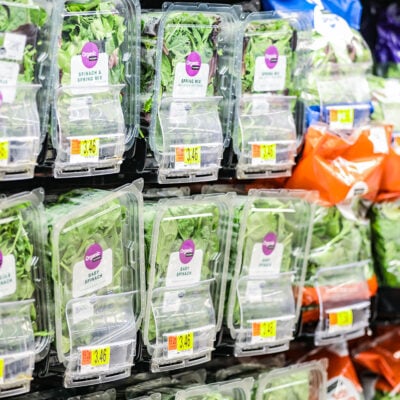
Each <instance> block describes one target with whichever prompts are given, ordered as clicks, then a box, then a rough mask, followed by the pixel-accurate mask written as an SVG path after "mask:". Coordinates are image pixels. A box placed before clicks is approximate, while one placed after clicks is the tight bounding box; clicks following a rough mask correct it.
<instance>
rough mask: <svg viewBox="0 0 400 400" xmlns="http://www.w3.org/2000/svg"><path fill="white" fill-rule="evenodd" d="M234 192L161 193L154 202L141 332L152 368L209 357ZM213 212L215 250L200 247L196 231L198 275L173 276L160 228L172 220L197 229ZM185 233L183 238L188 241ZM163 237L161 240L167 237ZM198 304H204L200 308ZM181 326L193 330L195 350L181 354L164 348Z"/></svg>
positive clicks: (226, 257)
mask: <svg viewBox="0 0 400 400" xmlns="http://www.w3.org/2000/svg"><path fill="white" fill-rule="evenodd" d="M233 197H234V194H225V195H210V196H207V195H200V196H195V197H189V198H180V199H163V200H160V201H159V203H158V205H157V208H158V212H157V214H156V217H155V220H154V225H153V233H152V243H151V250H150V258H149V263H150V271H149V285H148V298H147V308H146V317H145V323H144V335H143V336H144V342H145V345H146V346H147V348H148V351H149V352H150V354H152V357H153V358H152V370H153V371H156V370H168V369H176V368H179V367H181V366H188V365H195V364H198V363H200V362H205V361H207V360H209V359H210V357H211V351H212V350H213V342H214V340H215V336H216V333H217V332H218V331H219V330H220V328H221V324H222V314H223V308H224V299H225V288H226V273H227V266H228V262H229V251H230V235H231V223H232V217H231V216H232V207H231V201H232V198H233ZM214 214H215V215H217V216H218V217H217V219H218V224H217V225H215V229H216V237H218V241H219V243H218V251H217V252H215V253H211V252H212V249H209V248H205V247H203V246H202V243H203V242H202V239H201V238H196V236H194V237H193V240H194V242H196V243H197V245H196V246H197V247H196V248H195V251H194V256H193V259H194V257H197V256H196V254H197V255H199V254H200V252H201V254H202V255H201V259H200V261H199V260H198V261H197V262H200V265H197V266H194V265H191V266H190V267H189V268H193V271H191V273H192V274H193V275H195V272H194V271H195V270H194V269H195V268H197V269H198V268H200V269H199V270H197V273H198V276H197V277H196V278H195V279H194V280H193V281H192V280H189V281H187V280H186V281H185V280H183V281H179V280H178V281H174V280H172V281H171V279H170V276H171V275H170V274H169V272H168V270H169V269H170V261H171V260H173V255H174V254H173V253H171V254H170V259H168V257H167V258H165V257H163V259H162V260H159V259H158V252H159V251H161V250H162V246H163V245H165V243H163V242H159V232H160V231H161V230H163V231H165V229H168V224H170V223H171V221H180V223H181V224H182V223H186V224H189V225H188V227H189V229H190V226H191V225H192V226H193V229H194V230H196V229H199V228H198V224H200V223H201V224H204V223H205V221H206V220H207V219H209V218H210V221H209V222H208V223H209V224H211V223H212V221H213V220H214V219H215V215H214ZM187 239H190V238H187ZM187 239H186V240H184V241H183V243H185V242H187ZM197 239H198V240H199V241H198V240H197ZM205 239H206V238H205ZM207 239H208V238H207ZM207 239H206V240H207ZM162 240H163V241H164V240H165V237H163V239H162ZM171 240H172V239H171ZM183 243H182V245H183ZM160 246H161V247H160ZM160 249H161V250H160ZM177 251H179V249H177ZM197 252H199V253H197ZM203 257H207V259H208V260H209V262H208V265H207V266H204V265H203ZM193 259H192V260H193ZM160 262H161V264H160ZM178 264H179V262H176V261H173V263H172V264H171V268H175V266H178ZM185 268H186V267H185ZM207 271H208V272H207ZM186 292H187V295H186ZM188 297H189V298H188ZM190 297H193V299H191V298H190ZM199 304H202V305H203V306H202V307H200V308H199ZM184 332H189V333H190V332H193V338H194V343H193V346H192V347H193V351H192V350H191V351H187V352H185V353H182V354H177V352H174V354H172V353H171V352H169V353H168V352H166V351H165V349H166V348H167V347H166V346H167V344H166V342H165V340H166V338H167V337H168V335H170V334H174V333H176V334H183V333H184ZM166 335H167V336H166Z"/></svg>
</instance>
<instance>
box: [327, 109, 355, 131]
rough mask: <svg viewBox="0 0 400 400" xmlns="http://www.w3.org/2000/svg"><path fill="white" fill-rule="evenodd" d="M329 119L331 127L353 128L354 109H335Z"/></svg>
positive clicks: (330, 113) (331, 111)
mask: <svg viewBox="0 0 400 400" xmlns="http://www.w3.org/2000/svg"><path fill="white" fill-rule="evenodd" d="M329 117H330V121H331V125H334V126H337V127H341V126H343V127H346V128H347V127H348V128H351V127H352V126H353V123H354V109H353V108H344V109H333V110H330V112H329Z"/></svg>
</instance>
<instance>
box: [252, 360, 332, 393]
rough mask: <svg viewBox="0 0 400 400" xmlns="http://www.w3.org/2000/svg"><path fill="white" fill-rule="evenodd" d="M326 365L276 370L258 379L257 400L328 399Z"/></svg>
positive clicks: (318, 364)
mask: <svg viewBox="0 0 400 400" xmlns="http://www.w3.org/2000/svg"><path fill="white" fill-rule="evenodd" d="M326 379H327V378H326V363H325V362H322V361H313V362H308V363H304V364H296V365H293V366H290V367H287V368H279V369H274V370H272V371H270V372H267V373H264V374H261V375H260V376H259V377H258V381H257V383H258V385H257V387H256V389H255V394H254V399H255V400H273V399H292V398H293V399H299V400H309V399H310V398H312V399H316V400H317V399H318V400H323V399H325V398H326V392H327V384H326Z"/></svg>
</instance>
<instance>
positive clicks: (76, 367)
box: [48, 180, 145, 387]
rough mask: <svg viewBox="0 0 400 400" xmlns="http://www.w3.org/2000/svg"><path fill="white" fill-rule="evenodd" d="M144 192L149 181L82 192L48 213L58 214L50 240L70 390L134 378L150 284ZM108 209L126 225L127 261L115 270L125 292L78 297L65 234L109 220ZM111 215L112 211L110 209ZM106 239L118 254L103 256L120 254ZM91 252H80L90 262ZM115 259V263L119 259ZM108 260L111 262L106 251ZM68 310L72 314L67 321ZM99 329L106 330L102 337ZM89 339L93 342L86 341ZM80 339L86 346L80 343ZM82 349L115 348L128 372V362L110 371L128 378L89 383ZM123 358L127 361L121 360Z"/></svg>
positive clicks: (102, 377) (102, 376) (60, 348)
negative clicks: (64, 255) (62, 247)
mask: <svg viewBox="0 0 400 400" xmlns="http://www.w3.org/2000/svg"><path fill="white" fill-rule="evenodd" d="M142 189H143V181H142V180H138V181H135V182H133V183H132V184H128V185H124V186H122V187H120V188H119V189H116V190H115V191H96V192H94V193H93V192H89V193H88V194H86V193H85V192H80V193H78V194H77V197H75V198H73V199H72V200H71V201H70V202H69V203H70V204H68V205H63V206H62V207H61V209H59V208H54V209H53V210H52V209H50V210H49V211H48V213H53V214H54V215H52V217H53V219H54V223H53V225H52V231H51V237H50V241H51V247H52V255H51V266H50V268H51V269H52V272H53V277H59V279H58V280H54V279H53V281H54V282H53V284H54V293H55V322H56V329H55V336H56V348H57V356H58V359H59V361H60V362H63V363H64V364H65V366H66V367H67V373H66V375H65V382H64V383H65V386H68V387H72V386H82V385H85V384H87V383H91V382H92V381H95V382H96V383H99V382H106V381H112V380H116V379H120V378H121V377H122V378H123V377H124V376H128V375H129V374H130V365H131V364H132V362H133V355H134V352H135V340H136V330H137V329H138V327H139V326H140V323H141V319H142V314H143V310H144V306H145V304H144V300H143V299H144V290H145V284H144V282H145V280H144V243H143V235H142V232H143V199H142V194H141V191H142ZM107 205H110V206H111V205H113V206H114V207H113V208H112V211H114V212H115V211H117V212H121V221H122V224H123V225H122V230H121V233H120V238H119V241H118V243H117V244H118V246H120V247H119V248H118V249H117V251H118V252H120V253H121V254H122V255H123V260H120V262H121V264H119V265H114V266H113V267H114V268H115V269H117V268H118V269H120V270H121V272H120V274H122V278H121V281H120V282H119V283H118V284H117V287H118V288H119V291H118V292H116V291H113V292H109V293H108V294H106V293H107V291H104V288H101V289H97V290H95V291H94V292H93V291H92V292H91V293H85V292H84V291H82V290H80V292H79V291H75V293H73V287H74V282H73V276H74V275H73V274H71V273H66V272H65V271H64V270H63V269H62V268H61V266H60V265H61V263H62V260H60V254H59V243H60V241H62V240H63V236H64V234H69V235H71V232H73V231H74V230H77V229H81V228H82V227H83V226H87V227H89V226H90V224H91V222H92V221H93V219H95V218H97V217H98V216H103V217H104V212H105V210H104V207H107ZM123 210H124V211H123ZM106 211H108V209H107V208H106ZM110 211H111V210H110ZM122 212H123V214H122ZM49 215H50V214H49ZM103 239H104V240H106V242H107V243H108V244H110V246H114V248H112V247H111V248H110V249H103V250H108V252H110V251H113V250H115V244H116V243H115V241H113V240H112V238H107V237H106V238H103ZM114 240H115V239H114ZM89 247H92V246H89ZM86 250H88V249H86ZM86 250H85V249H81V250H80V251H81V252H82V258H84V257H83V254H84V253H85V252H86ZM111 256H112V257H113V255H111ZM103 258H104V259H106V256H105V251H104V252H103ZM115 261H116V260H114V263H115ZM78 264H79V263H78ZM76 266H77V264H76V265H75V266H74V265H70V266H69V267H70V268H71V269H72V268H74V267H76ZM114 277H115V272H113V275H112V282H113V280H114ZM112 282H111V283H112ZM107 286H108V287H111V286H110V285H107ZM111 288H112V287H111ZM116 299H120V305H121V308H119V307H116V308H115V307H114V305H115V304H118V303H117V302H116ZM128 304H129V307H128ZM102 308H104V310H103V309H102ZM63 310H66V312H67V315H66V316H65V311H63ZM107 310H109V311H110V312H108V311H107ZM113 323H114V325H115V326H113ZM96 324H97V327H96ZM102 325H104V326H103V329H104V331H102V330H101V328H102ZM98 329H100V330H99V331H98ZM107 329H110V333H107V331H106V330H107ZM86 334H87V336H89V337H86V336H85V335H86ZM80 337H81V339H82V340H81V339H79V338H80ZM74 338H76V339H74ZM99 340H100V342H99ZM81 341H84V343H81ZM82 346H86V347H94V348H96V346H97V347H98V346H110V352H111V356H110V357H111V361H110V362H112V363H114V358H113V357H114V356H115V357H117V358H120V357H122V359H124V360H125V361H124V363H125V364H124V365H125V366H124V367H123V368H122V367H121V365H122V361H121V365H119V364H118V363H117V362H116V363H115V365H111V364H110V365H109V370H110V371H111V370H112V369H113V368H114V367H115V369H117V368H120V367H121V368H120V369H121V370H122V369H124V371H125V373H124V374H125V375H124V374H122V373H121V374H117V373H108V371H107V370H104V371H100V372H98V374H97V375H96V374H90V373H89V374H86V375H90V376H88V377H87V381H86V382H85V379H86V378H85V377H84V375H85V374H84V373H82V371H81V370H80V367H81V366H80V364H79V362H78V361H79V360H77V357H79V354H78V355H77V353H79V352H80V351H81V350H82V349H81V348H82ZM67 349H68V350H67ZM122 353H123V354H125V355H121V354H122ZM96 372H97V371H96ZM92 375H96V376H95V377H93V376H92Z"/></svg>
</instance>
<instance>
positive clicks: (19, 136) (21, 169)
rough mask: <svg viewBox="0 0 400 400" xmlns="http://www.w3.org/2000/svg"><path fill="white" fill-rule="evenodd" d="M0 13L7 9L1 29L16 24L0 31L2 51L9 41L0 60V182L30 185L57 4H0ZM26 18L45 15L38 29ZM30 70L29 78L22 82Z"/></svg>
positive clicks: (41, 131)
mask: <svg viewBox="0 0 400 400" xmlns="http://www.w3.org/2000/svg"><path fill="white" fill-rule="evenodd" d="M3 7H7V9H5V10H4V12H3V16H4V14H6V16H5V18H6V21H3V22H5V26H8V25H10V24H8V23H7V19H8V18H9V19H10V22H11V23H12V22H14V21H11V19H12V18H13V17H14V18H16V17H17V18H18V20H20V26H18V27H16V29H14V30H12V31H7V30H5V31H4V30H2V28H0V37H2V38H3V40H4V45H5V43H6V39H7V35H9V36H8V39H9V40H8V39H7V41H8V46H9V47H8V46H7V47H8V48H6V47H3V50H4V51H3V52H2V54H1V56H0V60H1V63H2V64H4V68H6V71H3V75H2V76H1V77H0V132H1V133H0V135H1V137H0V142H1V143H2V146H5V147H3V149H4V148H6V150H3V151H2V157H1V161H0V180H18V179H30V178H33V176H34V169H35V166H36V164H37V157H38V155H39V152H40V150H41V145H42V142H43V140H44V139H45V137H46V134H47V130H48V113H49V107H50V103H49V101H50V91H51V86H52V76H53V74H52V64H51V62H50V60H51V59H52V58H51V55H52V53H53V48H54V46H55V44H56V35H55V29H56V25H57V23H58V15H59V7H60V2H54V1H51V0H33V1H29V2H22V1H20V2H13V3H11V2H7V1H0V8H3ZM15 13H16V14H15ZM31 13H32V14H36V17H37V16H40V17H43V16H44V14H46V17H47V18H46V19H45V20H44V18H41V23H43V25H41V26H39V25H35V24H33V23H32V18H31ZM3 26H4V25H3ZM17 38H19V39H17ZM14 41H15V42H14ZM2 43H3V41H2ZM8 50H10V53H11V54H9V53H8ZM25 62H28V64H29V66H28V67H26V66H25ZM30 68H31V69H32V76H28V75H29V72H30V71H29V69H30ZM12 71H14V72H12ZM25 75H26V76H25ZM31 79H32V80H31Z"/></svg>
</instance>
